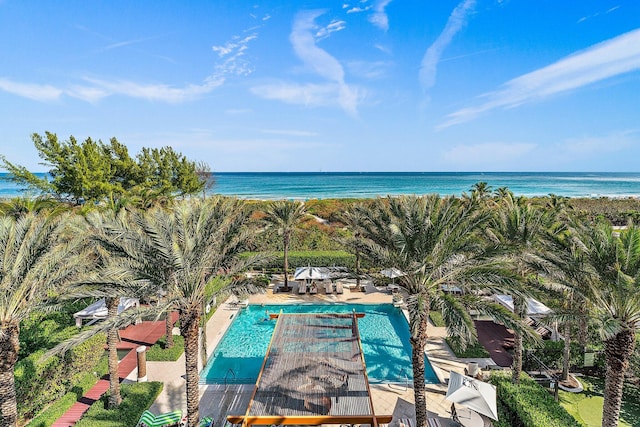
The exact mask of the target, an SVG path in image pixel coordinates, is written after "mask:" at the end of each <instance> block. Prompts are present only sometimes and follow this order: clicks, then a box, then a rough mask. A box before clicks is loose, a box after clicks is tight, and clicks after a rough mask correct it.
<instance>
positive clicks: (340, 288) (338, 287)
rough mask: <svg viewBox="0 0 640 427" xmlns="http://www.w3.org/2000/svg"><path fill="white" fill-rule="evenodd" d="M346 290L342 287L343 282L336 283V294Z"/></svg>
mask: <svg viewBox="0 0 640 427" xmlns="http://www.w3.org/2000/svg"><path fill="white" fill-rule="evenodd" d="M343 293H344V290H343V289H342V283H340V282H338V283H336V294H343Z"/></svg>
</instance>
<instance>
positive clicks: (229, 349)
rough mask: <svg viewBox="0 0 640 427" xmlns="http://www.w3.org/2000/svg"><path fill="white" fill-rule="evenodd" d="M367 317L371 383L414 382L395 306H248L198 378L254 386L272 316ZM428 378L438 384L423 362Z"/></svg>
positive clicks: (364, 330)
mask: <svg viewBox="0 0 640 427" xmlns="http://www.w3.org/2000/svg"><path fill="white" fill-rule="evenodd" d="M280 310H282V312H283V313H351V312H352V311H353V310H355V311H356V312H358V313H365V316H364V317H363V318H361V319H358V329H359V330H360V338H361V341H362V350H363V351H364V359H365V363H366V365H367V375H368V376H369V380H370V381H371V382H405V381H406V380H407V379H408V380H409V381H412V380H413V371H412V368H411V345H410V344H409V325H408V323H407V321H406V319H405V317H404V315H403V314H402V311H401V310H400V309H398V308H396V307H394V306H393V305H391V304H338V303H333V304H298V305H249V306H248V307H247V308H246V309H243V310H240V311H239V312H238V314H237V315H236V317H235V319H234V320H233V322H232V323H231V325H230V326H229V329H228V330H227V332H226V333H225V335H224V336H223V337H222V340H221V341H220V343H219V344H218V346H217V347H216V349H215V350H214V351H213V353H212V354H213V355H212V356H211V358H210V359H209V362H208V363H207V366H206V367H205V369H203V370H202V372H201V373H200V383H202V384H224V383H238V384H252V383H255V382H256V380H257V378H258V374H259V373H260V368H261V367H262V362H263V360H264V356H265V354H266V353H267V348H268V347H269V341H270V340H271V334H272V333H273V330H274V328H275V325H276V320H269V319H268V313H279V312H280ZM425 378H426V382H427V383H430V384H434V383H438V382H439V381H438V377H437V376H436V374H435V372H434V371H433V367H432V366H431V364H430V363H429V361H428V359H427V358H425Z"/></svg>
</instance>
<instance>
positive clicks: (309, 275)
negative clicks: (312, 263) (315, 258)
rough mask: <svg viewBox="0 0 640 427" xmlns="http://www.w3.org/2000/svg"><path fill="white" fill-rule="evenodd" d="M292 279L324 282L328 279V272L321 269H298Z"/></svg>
mask: <svg viewBox="0 0 640 427" xmlns="http://www.w3.org/2000/svg"><path fill="white" fill-rule="evenodd" d="M293 278H294V279H295V280H324V279H328V278H329V272H328V271H327V269H326V268H322V267H298V268H296V272H295V273H294V275H293Z"/></svg>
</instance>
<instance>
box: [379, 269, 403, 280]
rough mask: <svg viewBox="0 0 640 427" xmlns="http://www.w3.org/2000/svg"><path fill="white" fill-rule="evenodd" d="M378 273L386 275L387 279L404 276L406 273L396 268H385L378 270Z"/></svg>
mask: <svg viewBox="0 0 640 427" xmlns="http://www.w3.org/2000/svg"><path fill="white" fill-rule="evenodd" d="M380 274H382V275H383V276H387V277H388V278H389V279H395V278H396V277H402V276H406V273H404V272H402V271H400V270H398V269H397V268H385V269H384V270H382V271H381V272H380Z"/></svg>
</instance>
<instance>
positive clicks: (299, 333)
mask: <svg viewBox="0 0 640 427" xmlns="http://www.w3.org/2000/svg"><path fill="white" fill-rule="evenodd" d="M271 316H272V317H274V318H277V322H278V323H277V324H276V327H275V329H274V331H273V335H272V337H271V343H270V344H269V349H268V350H267V354H266V356H265V359H264V362H263V365H262V370H261V371H260V375H259V376H258V380H257V382H256V388H255V390H254V392H253V395H252V398H251V402H250V403H249V407H248V408H247V412H246V414H245V416H229V417H228V418H227V419H228V420H229V421H230V422H231V423H233V424H240V423H242V425H243V426H247V425H249V426H250V425H271V424H276V425H318V424H370V425H371V426H372V427H376V426H377V425H378V423H385V424H386V423H389V422H390V421H391V418H392V416H391V415H382V416H376V415H375V414H374V411H373V404H372V401H371V394H370V390H369V381H368V379H367V373H366V368H365V363H364V358H363V354H362V346H361V344H360V335H359V332H358V321H357V319H358V317H362V316H363V314H356V313H352V314H327V313H322V314H282V313H281V314H275V315H273V314H272V315H271Z"/></svg>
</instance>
